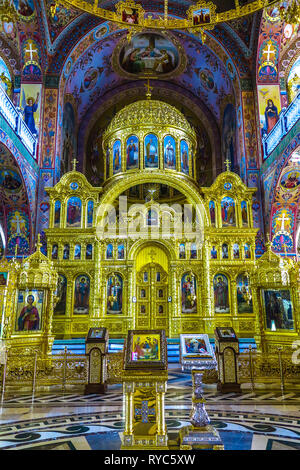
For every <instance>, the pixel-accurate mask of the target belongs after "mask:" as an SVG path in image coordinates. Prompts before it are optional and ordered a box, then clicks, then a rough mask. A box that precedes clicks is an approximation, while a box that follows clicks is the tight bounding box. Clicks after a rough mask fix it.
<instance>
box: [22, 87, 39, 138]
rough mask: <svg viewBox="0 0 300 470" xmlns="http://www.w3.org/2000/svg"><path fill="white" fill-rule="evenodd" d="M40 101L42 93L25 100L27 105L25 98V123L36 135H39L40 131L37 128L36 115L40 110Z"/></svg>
mask: <svg viewBox="0 0 300 470" xmlns="http://www.w3.org/2000/svg"><path fill="white" fill-rule="evenodd" d="M39 101H40V92H37V94H36V96H35V97H32V96H29V97H27V98H25V104H24V97H23V108H24V109H23V114H24V121H25V123H26V124H27V127H28V129H29V130H30V131H31V133H32V134H34V135H37V134H38V130H37V128H36V122H35V114H36V112H37V110H38V108H39Z"/></svg>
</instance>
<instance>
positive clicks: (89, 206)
mask: <svg viewBox="0 0 300 470" xmlns="http://www.w3.org/2000/svg"><path fill="white" fill-rule="evenodd" d="M93 219H94V201H89V202H88V204H87V226H88V227H92V225H93Z"/></svg>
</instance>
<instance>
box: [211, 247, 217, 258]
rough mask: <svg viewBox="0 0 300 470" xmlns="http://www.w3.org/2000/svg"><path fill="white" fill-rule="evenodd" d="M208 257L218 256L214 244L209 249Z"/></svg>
mask: <svg viewBox="0 0 300 470" xmlns="http://www.w3.org/2000/svg"><path fill="white" fill-rule="evenodd" d="M210 258H211V259H217V258H218V251H217V249H216V247H215V245H213V246H212V249H211V250H210Z"/></svg>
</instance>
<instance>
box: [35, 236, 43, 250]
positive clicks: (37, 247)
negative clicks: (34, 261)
mask: <svg viewBox="0 0 300 470" xmlns="http://www.w3.org/2000/svg"><path fill="white" fill-rule="evenodd" d="M41 246H42V244H41V234H40V233H38V236H37V242H36V245H35V247H36V251H41Z"/></svg>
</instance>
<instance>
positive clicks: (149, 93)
mask: <svg viewBox="0 0 300 470" xmlns="http://www.w3.org/2000/svg"><path fill="white" fill-rule="evenodd" d="M144 86H145V87H146V96H147V100H151V96H152V90H153V86H150V80H149V78H147V84H146V83H145V85H144Z"/></svg>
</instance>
